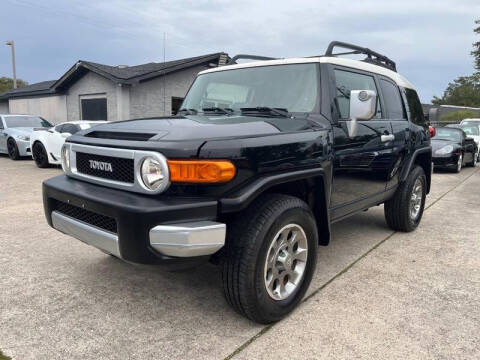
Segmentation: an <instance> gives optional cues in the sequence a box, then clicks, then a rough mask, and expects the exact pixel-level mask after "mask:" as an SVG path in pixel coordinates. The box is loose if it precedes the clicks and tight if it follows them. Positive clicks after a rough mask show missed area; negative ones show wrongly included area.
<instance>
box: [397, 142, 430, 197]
mask: <svg viewBox="0 0 480 360" xmlns="http://www.w3.org/2000/svg"><path fill="white" fill-rule="evenodd" d="M425 153H429V154H430V163H429V165H428V168H427V170H428V169H430V170H431V166H432V165H431V164H432V147H431V146H427V147H423V148H420V149H417V150H415V151H414V152H413V154H412V155H411V156H410V158H409V159H408V160H407V162H406V164H405V166H404V167H403V169H402V172H401V173H400V176H399V179H398V181H399V182H400V183H402V182H404V181H405V180H407V177H408V174H410V171H411V170H412V168H413V165H414V164H415V160H416V159H417V157H418V156H419V155H420V154H425ZM430 174H431V171H426V172H425V175H426V176H427V179H431V176H430ZM430 181H431V180H428V184H427V187H428V189H427V190H428V191H427V193H428V192H429V190H430Z"/></svg>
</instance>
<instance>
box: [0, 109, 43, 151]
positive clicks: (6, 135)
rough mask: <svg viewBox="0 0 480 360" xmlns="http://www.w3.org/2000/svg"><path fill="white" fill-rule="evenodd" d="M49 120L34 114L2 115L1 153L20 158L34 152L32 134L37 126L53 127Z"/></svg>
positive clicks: (0, 120) (0, 121)
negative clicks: (31, 143)
mask: <svg viewBox="0 0 480 360" xmlns="http://www.w3.org/2000/svg"><path fill="white" fill-rule="evenodd" d="M51 126H52V124H50V123H49V122H48V121H47V120H45V119H43V118H41V117H39V116H32V115H11V114H6V115H0V153H5V154H8V156H9V157H10V159H12V160H18V159H20V157H22V156H30V155H31V154H32V152H31V148H30V135H31V134H32V132H33V129H35V128H48V127H51Z"/></svg>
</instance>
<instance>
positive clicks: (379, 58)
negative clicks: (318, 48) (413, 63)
mask: <svg viewBox="0 0 480 360" xmlns="http://www.w3.org/2000/svg"><path fill="white" fill-rule="evenodd" d="M336 47H340V48H342V49H348V50H352V51H347V52H342V53H336V54H334V53H333V49H334V48H336ZM350 54H365V55H367V57H366V58H365V59H364V60H363V61H365V62H367V63H370V64H374V65H379V66H383V67H384V68H387V69H390V70H392V71H395V72H396V71H397V65H396V64H395V62H394V61H393V60H390V59H389V58H388V57H386V56H385V55H382V54H379V53H377V52H375V51H373V50H370V49H369V48H364V47H361V46H358V45H353V44H349V43H344V42H341V41H332V42H331V43H330V44H329V45H328V48H327V51H326V52H325V56H338V55H350Z"/></svg>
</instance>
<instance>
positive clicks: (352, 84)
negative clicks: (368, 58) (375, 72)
mask: <svg viewBox="0 0 480 360" xmlns="http://www.w3.org/2000/svg"><path fill="white" fill-rule="evenodd" d="M334 72H335V83H336V87H337V94H336V97H335V99H336V104H337V108H338V112H339V114H340V118H341V119H349V118H350V91H352V90H374V91H375V92H376V93H377V110H376V115H375V116H374V118H376V119H380V118H381V117H382V109H381V107H380V100H379V98H378V90H377V87H376V85H375V79H374V78H373V76H369V75H363V74H358V73H354V72H350V71H344V70H337V69H335V70H334Z"/></svg>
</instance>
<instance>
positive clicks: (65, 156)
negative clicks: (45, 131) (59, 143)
mask: <svg viewBox="0 0 480 360" xmlns="http://www.w3.org/2000/svg"><path fill="white" fill-rule="evenodd" d="M62 169H63V171H64V172H67V171H69V170H70V151H69V148H68V146H66V145H64V146H63V147H62Z"/></svg>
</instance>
